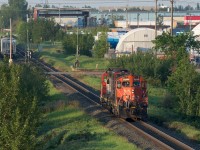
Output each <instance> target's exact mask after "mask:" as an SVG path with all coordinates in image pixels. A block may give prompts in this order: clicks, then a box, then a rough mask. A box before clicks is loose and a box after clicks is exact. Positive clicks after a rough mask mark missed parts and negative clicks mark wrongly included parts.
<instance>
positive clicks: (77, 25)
mask: <svg viewBox="0 0 200 150" xmlns="http://www.w3.org/2000/svg"><path fill="white" fill-rule="evenodd" d="M76 60H78V20H77V44H76Z"/></svg>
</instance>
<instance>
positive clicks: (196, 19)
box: [184, 16, 200, 25]
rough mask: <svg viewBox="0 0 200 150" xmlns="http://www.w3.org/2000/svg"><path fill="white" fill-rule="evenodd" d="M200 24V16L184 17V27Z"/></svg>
mask: <svg viewBox="0 0 200 150" xmlns="http://www.w3.org/2000/svg"><path fill="white" fill-rule="evenodd" d="M199 23H200V16H184V25H197V24H199Z"/></svg>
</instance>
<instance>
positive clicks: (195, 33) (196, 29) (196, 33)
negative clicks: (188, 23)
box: [192, 23, 200, 41]
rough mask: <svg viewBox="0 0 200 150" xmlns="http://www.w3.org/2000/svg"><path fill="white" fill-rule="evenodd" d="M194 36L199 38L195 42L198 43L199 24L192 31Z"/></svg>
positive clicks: (199, 38)
mask: <svg viewBox="0 0 200 150" xmlns="http://www.w3.org/2000/svg"><path fill="white" fill-rule="evenodd" d="M192 31H193V33H194V35H198V36H199V37H197V38H196V40H198V41H200V23H199V24H198V25H197V26H196V27H194V28H193V29H192Z"/></svg>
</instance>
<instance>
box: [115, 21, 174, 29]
mask: <svg viewBox="0 0 200 150" xmlns="http://www.w3.org/2000/svg"><path fill="white" fill-rule="evenodd" d="M114 24H115V27H116V28H120V27H121V28H126V21H125V20H118V21H115V22H114ZM128 26H129V27H137V28H138V27H149V28H155V21H139V22H137V21H129V22H128ZM170 26H171V20H170V21H169V20H165V21H163V25H162V27H163V28H169V27H170ZM176 26H177V21H175V20H174V21H173V27H174V28H175V27H176Z"/></svg>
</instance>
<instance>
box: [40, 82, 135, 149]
mask: <svg viewBox="0 0 200 150" xmlns="http://www.w3.org/2000/svg"><path fill="white" fill-rule="evenodd" d="M54 95H56V96H54ZM50 99H51V100H50V101H49V102H48V103H47V104H46V107H49V106H51V107H54V108H53V109H47V108H46V109H45V110H46V111H45V112H44V116H43V119H42V123H41V127H40V129H39V135H38V143H37V146H38V148H37V149H43V150H44V149H56V150H64V149H67V150H75V149H82V150H84V149H90V150H93V149H95V150H102V149H106V150H107V149H115V150H121V149H126V150H134V149H138V148H137V147H136V146H135V145H133V144H131V143H129V142H128V141H127V140H126V139H125V138H122V137H120V136H118V135H116V134H115V133H114V132H112V131H110V130H109V129H107V128H106V127H104V126H102V125H101V123H100V122H98V121H97V120H96V119H95V118H93V117H91V116H89V115H87V114H86V113H85V112H84V111H83V110H82V109H81V108H79V104H78V103H77V102H74V101H70V100H69V99H68V98H67V97H66V96H64V95H63V94H62V93H61V92H59V91H57V90H56V89H55V88H54V87H53V86H52V84H51V85H50ZM61 101H62V103H61ZM61 106H62V107H61Z"/></svg>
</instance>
